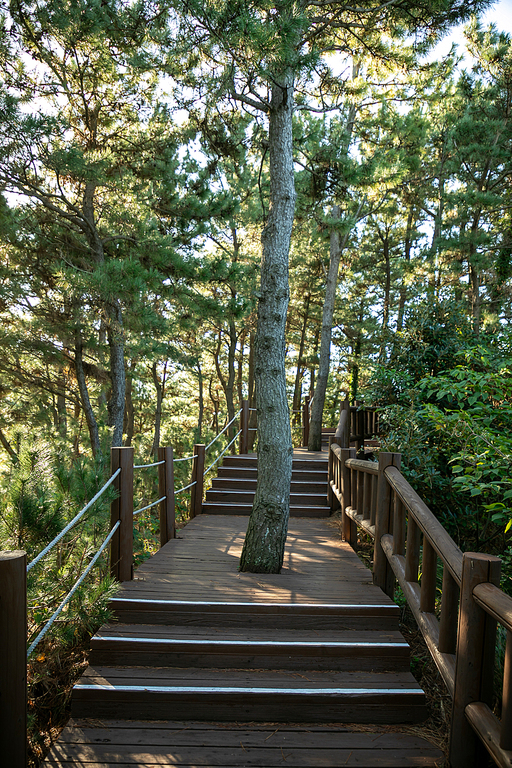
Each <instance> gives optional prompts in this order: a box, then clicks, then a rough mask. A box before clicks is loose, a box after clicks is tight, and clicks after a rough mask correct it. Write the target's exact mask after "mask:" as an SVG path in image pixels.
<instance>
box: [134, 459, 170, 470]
mask: <svg viewBox="0 0 512 768" xmlns="http://www.w3.org/2000/svg"><path fill="white" fill-rule="evenodd" d="M160 464H165V459H163V460H162V461H154V462H153V464H134V465H133V468H134V469H148V468H149V467H159V466H160Z"/></svg>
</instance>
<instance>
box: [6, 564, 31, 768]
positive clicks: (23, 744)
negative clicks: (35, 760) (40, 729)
mask: <svg viewBox="0 0 512 768" xmlns="http://www.w3.org/2000/svg"><path fill="white" fill-rule="evenodd" d="M0 746H1V761H0V762H1V764H2V765H5V766H6V768H7V766H12V768H26V765H27V556H26V553H25V552H21V551H19V550H17V551H10V552H0Z"/></svg>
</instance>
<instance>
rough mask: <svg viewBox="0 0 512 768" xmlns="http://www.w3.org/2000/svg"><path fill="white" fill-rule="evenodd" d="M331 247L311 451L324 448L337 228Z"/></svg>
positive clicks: (335, 216)
mask: <svg viewBox="0 0 512 768" xmlns="http://www.w3.org/2000/svg"><path fill="white" fill-rule="evenodd" d="M340 216H341V210H340V207H339V206H338V205H335V206H333V209H332V218H333V219H338V220H339V218H340ZM345 239H346V238H344V240H345ZM329 250H330V259H329V272H328V273H327V283H326V286H325V301H324V308H323V312H322V332H321V337H320V360H319V364H318V380H317V383H316V387H315V394H314V397H313V405H312V407H311V416H310V422H309V442H308V451H320V450H321V449H322V415H323V412H324V403H325V393H326V391H327V380H328V378H329V365H330V361H331V336H332V320H333V317H334V301H335V299H336V288H337V285H338V270H339V266H340V260H341V254H342V250H343V248H342V243H341V238H340V234H339V232H338V230H337V229H332V230H331V237H330V249H329Z"/></svg>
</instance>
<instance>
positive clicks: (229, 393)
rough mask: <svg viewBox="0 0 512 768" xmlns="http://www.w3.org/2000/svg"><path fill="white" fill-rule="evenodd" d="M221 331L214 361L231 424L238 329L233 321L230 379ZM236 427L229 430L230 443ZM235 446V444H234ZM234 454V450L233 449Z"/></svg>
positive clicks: (231, 329) (233, 413) (231, 325)
mask: <svg viewBox="0 0 512 768" xmlns="http://www.w3.org/2000/svg"><path fill="white" fill-rule="evenodd" d="M221 333H222V332H221V331H219V340H218V344H217V349H216V352H215V354H214V360H215V369H216V371H217V376H218V378H219V381H220V383H221V384H222V389H223V390H224V396H225V398H226V407H227V409H228V422H230V421H231V420H232V419H233V418H234V416H235V404H234V402H233V394H234V389H235V378H236V371H235V357H236V341H237V338H236V328H235V324H234V322H233V320H230V321H229V344H228V377H227V379H226V377H225V376H224V374H223V372H222V368H221V365H220V348H221V343H222V335H221ZM234 429H235V426H234V424H232V425H231V426H230V427H228V429H227V437H228V442H229V441H231V440H232V439H233V436H234V434H235V431H234ZM233 446H234V444H233ZM231 451H232V452H233V448H232V449H231Z"/></svg>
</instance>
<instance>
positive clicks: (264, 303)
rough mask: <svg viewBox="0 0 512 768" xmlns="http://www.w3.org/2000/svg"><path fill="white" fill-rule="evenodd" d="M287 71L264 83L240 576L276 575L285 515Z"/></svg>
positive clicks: (288, 462) (290, 201) (289, 185)
mask: <svg viewBox="0 0 512 768" xmlns="http://www.w3.org/2000/svg"><path fill="white" fill-rule="evenodd" d="M292 114H293V72H292V71H291V70H290V69H288V70H285V72H284V73H283V75H282V76H281V77H276V79H275V80H274V82H273V85H272V101H271V108H270V119H269V152H270V210H269V215H268V219H267V222H266V224H265V227H264V229H263V232H262V235H261V242H262V261H261V284H260V293H259V298H258V329H257V334H256V345H255V371H254V374H255V381H256V404H257V410H258V482H257V486H256V493H255V497H254V505H253V508H252V512H251V516H250V518H249V525H248V527H247V534H246V537H245V542H244V546H243V549H242V555H241V558H240V570H241V571H251V572H252V573H279V571H280V570H281V567H282V564H283V555H284V545H285V541H286V533H287V530H288V516H289V513H290V480H291V474H292V453H293V448H292V436H291V429H290V417H289V410H288V403H287V398H286V377H285V365H284V363H285V354H284V352H285V324H286V311H287V308H288V301H289V286H288V255H289V250H290V237H291V231H292V224H293V215H294V211H295V184H294V178H293V148H292Z"/></svg>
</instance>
